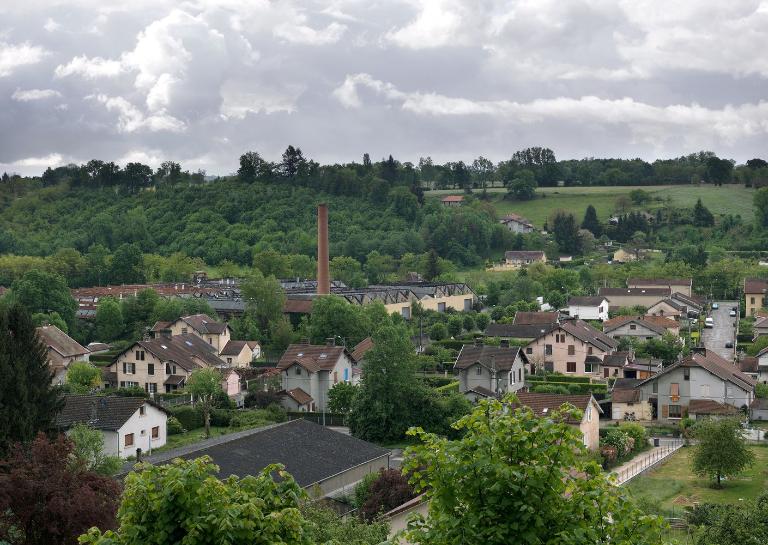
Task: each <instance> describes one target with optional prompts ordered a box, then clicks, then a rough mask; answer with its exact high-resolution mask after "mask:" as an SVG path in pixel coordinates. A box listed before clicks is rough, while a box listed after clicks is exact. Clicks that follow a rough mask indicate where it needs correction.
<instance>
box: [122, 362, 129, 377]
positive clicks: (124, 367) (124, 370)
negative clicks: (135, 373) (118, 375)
mask: <svg viewBox="0 0 768 545" xmlns="http://www.w3.org/2000/svg"><path fill="white" fill-rule="evenodd" d="M127 369H128V365H126V363H125V362H123V374H124V375H125V374H127V373H128V371H127Z"/></svg>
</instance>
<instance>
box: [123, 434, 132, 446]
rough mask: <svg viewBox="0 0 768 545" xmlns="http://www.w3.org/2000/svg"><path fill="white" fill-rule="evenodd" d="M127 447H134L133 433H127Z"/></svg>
mask: <svg viewBox="0 0 768 545" xmlns="http://www.w3.org/2000/svg"><path fill="white" fill-rule="evenodd" d="M125 446H126V447H132V446H133V434H132V433H126V434H125Z"/></svg>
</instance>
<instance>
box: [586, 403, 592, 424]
mask: <svg viewBox="0 0 768 545" xmlns="http://www.w3.org/2000/svg"><path fill="white" fill-rule="evenodd" d="M587 422H592V404H591V403H590V404H589V405H587Z"/></svg>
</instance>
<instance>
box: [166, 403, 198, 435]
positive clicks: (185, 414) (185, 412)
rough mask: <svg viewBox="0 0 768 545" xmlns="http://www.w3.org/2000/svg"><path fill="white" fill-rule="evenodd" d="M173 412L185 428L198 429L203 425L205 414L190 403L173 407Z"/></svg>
mask: <svg viewBox="0 0 768 545" xmlns="http://www.w3.org/2000/svg"><path fill="white" fill-rule="evenodd" d="M171 414H173V416H175V417H176V418H177V419H178V421H179V422H180V423H181V425H182V427H183V428H184V429H185V430H188V431H189V430H196V429H197V428H202V427H203V415H202V414H201V413H200V411H198V410H197V409H195V408H194V407H192V406H190V405H184V406H183V407H176V408H173V409H171Z"/></svg>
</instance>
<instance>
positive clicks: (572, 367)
mask: <svg viewBox="0 0 768 545" xmlns="http://www.w3.org/2000/svg"><path fill="white" fill-rule="evenodd" d="M565 371H566V372H567V373H575V372H576V362H575V361H569V362H567V363H566V364H565Z"/></svg>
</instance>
